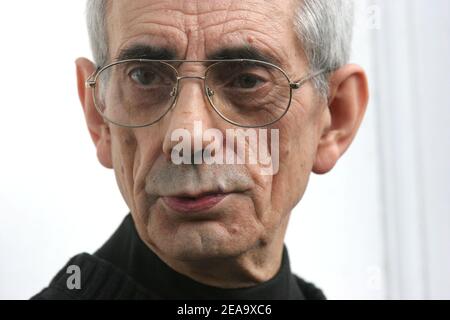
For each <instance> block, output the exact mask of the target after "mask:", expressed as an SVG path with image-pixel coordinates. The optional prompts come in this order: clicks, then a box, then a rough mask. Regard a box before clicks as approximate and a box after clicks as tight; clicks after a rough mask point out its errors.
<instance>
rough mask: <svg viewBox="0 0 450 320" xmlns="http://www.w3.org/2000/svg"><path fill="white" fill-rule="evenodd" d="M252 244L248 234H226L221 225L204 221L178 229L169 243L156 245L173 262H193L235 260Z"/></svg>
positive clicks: (226, 231)
mask: <svg viewBox="0 0 450 320" xmlns="http://www.w3.org/2000/svg"><path fill="white" fill-rule="evenodd" d="M253 235H254V234H253ZM156 242H158V241H156ZM254 242H256V239H253V238H252V237H249V235H248V234H247V235H244V234H235V233H234V234H230V233H229V232H228V230H227V229H226V228H225V227H223V225H221V224H219V223H217V222H214V221H207V222H206V221H205V222H197V223H195V226H194V225H188V226H180V227H179V228H178V229H177V231H176V234H174V235H173V236H172V240H171V241H166V242H165V243H162V242H161V243H159V244H158V248H159V249H160V250H161V251H163V252H164V253H165V254H168V255H170V256H171V257H172V258H173V259H177V260H183V261H196V260H205V259H226V258H232V257H236V256H239V255H241V254H242V253H244V252H246V251H248V250H249V249H250V248H252V247H254Z"/></svg>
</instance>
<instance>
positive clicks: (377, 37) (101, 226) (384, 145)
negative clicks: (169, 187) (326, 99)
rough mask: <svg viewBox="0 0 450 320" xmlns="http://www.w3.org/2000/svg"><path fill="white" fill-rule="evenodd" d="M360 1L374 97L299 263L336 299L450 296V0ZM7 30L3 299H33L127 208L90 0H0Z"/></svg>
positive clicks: (359, 36) (299, 250) (358, 48)
mask: <svg viewBox="0 0 450 320" xmlns="http://www.w3.org/2000/svg"><path fill="white" fill-rule="evenodd" d="M280 1H281V0H280ZM357 4H358V10H357V18H358V19H357V20H358V23H357V25H356V34H355V41H354V54H353V58H352V61H353V62H356V63H358V64H361V65H362V66H363V67H364V68H365V69H366V70H367V73H368V75H369V79H370V86H371V95H372V98H371V102H370V105H369V109H368V114H367V117H366V119H365V122H364V124H363V126H362V128H361V131H360V134H359V135H358V137H357V138H356V140H355V142H354V145H353V146H352V148H351V149H350V150H349V151H348V153H347V154H346V155H345V156H344V157H343V159H342V160H341V161H340V163H339V164H338V166H337V167H336V169H335V170H333V172H332V173H330V174H328V175H325V176H313V178H312V180H311V182H310V185H309V189H308V191H307V193H306V195H305V197H304V199H303V200H302V202H301V204H300V205H299V206H298V207H296V208H295V210H294V212H293V214H292V220H291V223H290V227H289V230H288V235H287V240H286V241H287V245H288V247H289V250H290V257H291V263H292V268H293V270H294V272H296V273H297V274H299V275H301V276H302V277H304V278H306V279H307V280H309V281H313V282H314V283H316V284H317V285H318V286H319V287H321V288H322V289H323V290H324V291H325V293H326V295H327V296H328V297H329V298H331V299H440V298H447V299H449V298H450V272H449V271H450V200H449V196H450V161H449V155H450V99H449V94H448V91H449V84H450V81H449V80H450V79H449V78H450V76H449V71H450V68H449V67H450V66H449V64H450V62H449V58H448V57H449V56H450V48H449V39H450V22H449V19H448V18H449V14H450V3H449V2H448V1H447V0H433V1H425V0H396V1H388V0H378V1H370V0H364V1H358V0H357ZM372 4H375V5H376V7H371V6H370V5H372ZM374 8H375V9H376V10H379V13H380V20H379V21H378V22H379V26H380V28H379V29H378V28H377V29H373V28H371V26H373V25H370V22H371V21H367V20H368V19H370V18H371V17H373V14H372V13H373V11H370V10H368V9H374ZM372 22H373V21H372ZM367 23H369V24H367ZM0 36H1V37H0V46H1V47H0V66H1V69H0V111H1V112H0V119H1V120H2V121H1V124H0V152H1V154H0V299H16V298H17V299H27V298H29V297H30V296H31V295H33V294H35V293H37V292H38V291H39V290H40V289H41V288H43V287H44V286H46V285H47V284H48V282H49V281H50V279H51V277H52V276H54V275H55V273H56V272H57V271H58V270H59V269H60V268H61V267H62V266H63V265H64V263H65V262H66V261H67V260H68V259H69V257H71V256H73V255H74V254H76V253H79V252H83V251H87V252H93V251H94V250H96V249H97V248H98V247H99V246H100V245H101V244H102V243H103V242H104V241H105V240H106V239H107V238H108V237H109V236H110V235H111V233H112V232H113V231H114V230H115V228H116V227H117V226H118V224H119V223H120V221H121V220H122V218H123V216H124V215H125V214H126V213H127V212H128V210H127V208H126V205H125V204H124V202H123V200H122V198H121V195H120V194H119V191H118V188H117V186H116V182H115V179H114V176H113V172H112V171H109V170H106V169H104V168H103V167H101V166H100V164H99V163H98V162H97V160H96V156H95V149H94V147H93V144H92V143H91V141H90V138H89V135H88V132H87V130H86V128H85V123H84V118H83V114H82V110H81V107H80V104H79V102H78V97H77V92H76V84H75V64H74V60H75V58H76V57H79V56H88V57H90V56H91V54H90V50H89V47H88V39H87V33H86V27H85V20H84V1H57V0H45V1H15V2H13V1H4V2H0Z"/></svg>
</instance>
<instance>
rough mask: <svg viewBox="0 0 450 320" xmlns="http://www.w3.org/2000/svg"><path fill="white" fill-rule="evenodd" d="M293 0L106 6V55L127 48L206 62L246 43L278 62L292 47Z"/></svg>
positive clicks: (171, 0) (151, 0) (177, 0)
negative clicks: (154, 50)
mask: <svg viewBox="0 0 450 320" xmlns="http://www.w3.org/2000/svg"><path fill="white" fill-rule="evenodd" d="M292 8H293V1H291V0H283V1H268V0H250V1H249V0H246V1H235V0H234V1H230V0H218V1H215V0H212V1H204V0H198V1H197V0H166V1H156V0H133V1H111V2H110V7H109V8H108V37H109V47H110V54H111V56H112V58H115V57H117V55H118V54H119V52H120V51H121V50H124V49H126V48H127V47H132V46H133V45H151V46H156V47H160V48H164V49H169V50H170V51H173V52H174V55H175V57H174V58H178V59H206V58H207V57H208V55H210V54H211V53H212V52H216V51H219V50H223V49H224V48H233V47H239V46H243V45H250V46H251V47H253V48H256V49H258V50H259V51H261V52H262V53H263V54H267V55H271V56H274V57H275V59H278V60H279V61H283V60H288V59H289V55H292V53H293V51H295V49H296V45H295V44H296V43H297V42H296V41H295V40H296V36H295V32H294V28H293V11H294V10H292Z"/></svg>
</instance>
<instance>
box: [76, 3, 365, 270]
mask: <svg viewBox="0 0 450 320" xmlns="http://www.w3.org/2000/svg"><path fill="white" fill-rule="evenodd" d="M351 22H352V12H351V5H350V1H338V0H337V1H328V0H304V1H297V0H286V1H284V0H283V1H265V0H253V1H228V0H227V1H223V0H221V1H183V0H178V1H154V0H136V1H128V2H125V1H103V0H89V1H88V23H89V28H90V29H89V30H90V37H91V43H92V48H93V51H94V57H95V60H96V64H97V65H98V66H100V67H102V66H104V65H106V64H108V63H110V62H112V61H115V60H117V59H118V58H119V57H122V58H123V57H124V55H123V54H124V52H125V53H130V52H133V50H134V53H136V52H137V51H139V52H140V53H139V54H140V57H144V58H158V59H184V60H204V59H208V58H209V57H211V56H215V53H217V52H222V53H223V52H230V51H232V52H235V51H236V48H251V50H250V51H252V52H256V53H257V54H258V55H260V56H270V57H272V58H273V60H274V61H276V64H277V65H278V66H279V67H280V68H282V69H283V70H284V71H285V72H286V74H287V75H288V76H289V78H290V79H291V80H298V79H299V78H301V77H302V76H305V75H308V74H311V73H314V72H316V71H318V70H328V71H329V72H327V73H325V74H322V75H320V76H317V77H315V78H314V79H312V80H311V81H308V82H306V83H305V84H304V85H303V86H302V87H301V89H300V90H294V91H292V101H291V105H290V108H289V110H288V112H287V113H286V114H285V115H284V116H283V117H282V118H281V119H280V120H279V121H277V122H275V123H274V124H271V125H270V127H269V128H268V129H273V130H278V132H279V150H278V152H279V161H280V163H279V170H278V172H277V173H276V174H275V175H261V170H260V169H261V168H260V165H259V164H250V163H247V162H246V163H244V164H234V165H228V164H225V165H217V164H216V165H207V164H205V163H203V164H193V165H177V164H174V163H173V161H172V158H171V155H172V151H173V148H174V147H175V146H176V145H177V143H178V141H173V139H171V137H172V133H173V132H174V131H175V130H177V129H184V130H187V131H188V132H190V133H191V137H192V140H193V141H194V140H195V139H196V138H197V137H198V136H199V135H201V133H199V132H198V130H195V126H194V124H195V123H196V122H197V123H198V122H200V123H201V124H202V129H203V130H207V129H210V128H215V129H218V130H220V131H221V132H223V133H224V134H223V137H226V134H225V132H226V130H227V129H233V128H236V127H235V126H234V125H232V124H230V123H228V122H226V121H224V119H222V118H221V117H220V116H219V115H218V114H217V113H216V112H214V110H213V108H212V107H211V105H210V103H209V101H208V99H207V96H206V95H205V92H204V90H203V83H202V81H201V79H198V78H197V79H196V78H191V79H189V80H186V81H182V82H180V85H179V88H178V91H177V100H176V103H175V105H174V106H173V108H171V109H170V110H169V111H168V112H167V114H165V116H164V117H162V118H161V119H160V120H159V121H158V122H157V123H155V124H153V125H151V126H146V127H142V128H130V127H123V126H117V125H114V124H111V123H110V122H108V121H105V119H104V118H103V117H102V115H100V114H99V113H98V111H97V109H96V107H95V104H94V99H93V96H92V92H91V89H90V88H86V87H85V81H86V80H87V79H88V78H89V76H91V75H92V74H93V73H94V72H95V70H96V65H94V64H93V63H91V62H89V61H88V60H86V59H79V60H77V75H78V88H79V95H80V99H81V102H82V105H83V108H84V112H85V115H86V120H87V124H88V128H89V131H90V134H91V136H92V139H93V141H94V143H95V145H96V148H97V155H98V158H99V161H100V162H101V163H102V164H103V165H104V166H105V167H107V168H113V169H114V171H115V174H116V178H117V182H118V185H119V188H120V190H121V192H122V194H123V196H124V199H125V201H126V202H127V204H128V206H129V208H130V210H131V213H132V215H133V218H134V221H135V224H136V227H137V230H138V233H139V235H140V237H141V238H142V239H143V240H144V241H145V242H146V243H147V244H148V245H149V246H150V247H151V248H152V249H153V250H155V251H156V252H157V253H158V254H159V255H160V256H163V257H164V258H165V259H167V260H170V259H172V260H184V261H187V260H192V261H194V260H204V259H208V258H227V257H236V256H239V255H242V254H245V253H250V252H252V251H253V252H255V251H254V250H258V249H261V248H272V249H271V250H274V248H278V249H279V248H281V246H282V243H283V239H284V234H285V231H286V227H287V223H288V219H289V214H290V212H291V210H292V208H293V207H294V206H295V205H296V204H297V203H298V201H300V199H301V198H302V196H303V193H304V191H305V189H306V185H307V182H308V178H309V175H310V174H311V172H315V173H320V174H322V173H326V172H328V171H329V170H331V169H332V168H333V166H334V165H335V163H336V162H337V160H338V159H339V158H340V156H341V155H342V154H343V153H344V152H345V150H346V149H347V148H348V147H349V145H350V143H351V141H352V140H353V138H354V136H355V134H356V132H357V129H358V127H359V125H360V123H361V120H362V118H363V115H364V111H365V107H366V104H367V99H368V90H367V82H366V78H365V75H364V72H363V71H362V69H361V68H359V67H358V66H355V65H346V63H347V61H348V58H349V52H350V41H351V28H352V26H351V25H352V23H351ZM143 48H144V49H143ZM145 48H147V49H145ZM238 51H239V50H238ZM155 52H156V57H155V56H151V55H152V54H155ZM148 55H150V57H149V56H148ZM125 56H126V57H129V56H127V55H125ZM226 58H230V57H226ZM231 58H233V57H231ZM176 68H177V70H178V73H179V74H180V75H183V76H184V75H189V76H202V75H203V74H204V71H205V68H207V66H205V65H203V64H201V63H193V64H192V63H181V64H177V65H176ZM193 143H194V142H193ZM221 144H223V145H224V144H225V141H223V143H222V142H221ZM270 144H271V141H270V139H269V140H268V141H267V146H263V147H267V150H271V148H270V146H269V145H270ZM247 147H248V148H250V147H249V146H247ZM218 193H220V195H219V194H218ZM211 194H213V195H211ZM205 195H209V196H205ZM186 196H191V197H198V198H200V197H201V196H202V197H201V199H197V201H193V202H192V203H194V202H195V203H196V204H197V205H200V207H201V204H204V205H206V207H208V206H207V204H211V205H210V206H209V207H208V208H207V209H205V210H203V211H202V210H200V211H199V212H196V210H195V205H193V206H192V208H194V209H193V210H192V212H187V211H189V210H183V208H188V207H189V204H186V202H188V201H184V200H180V198H183V197H186ZM204 207H205V206H204ZM177 208H178V209H179V210H178V209H177ZM258 259H262V257H258Z"/></svg>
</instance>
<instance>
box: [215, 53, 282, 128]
mask: <svg viewBox="0 0 450 320" xmlns="http://www.w3.org/2000/svg"><path fill="white" fill-rule="evenodd" d="M206 87H207V88H206V91H207V95H208V99H209V100H210V102H211V104H212V105H213V107H214V108H215V109H216V111H217V112H218V113H220V114H221V115H222V116H223V117H224V118H226V119H228V120H230V121H232V122H235V123H237V124H239V125H242V126H255V127H257V126H264V125H268V124H271V123H273V122H275V121H277V120H278V119H280V118H281V117H282V116H283V115H284V114H285V113H286V111H287V109H288V107H289V104H290V101H291V89H290V85H289V80H288V78H287V76H286V75H285V74H284V73H283V72H282V71H281V70H280V69H278V68H277V67H274V66H272V65H270V64H266V63H264V62H253V61H224V62H220V63H217V64H214V65H212V66H211V67H210V68H209V69H208V72H207V75H206Z"/></svg>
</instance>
